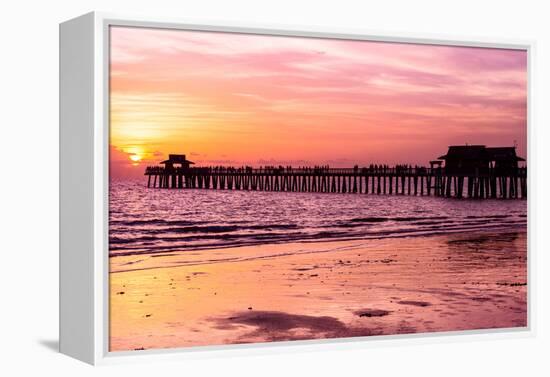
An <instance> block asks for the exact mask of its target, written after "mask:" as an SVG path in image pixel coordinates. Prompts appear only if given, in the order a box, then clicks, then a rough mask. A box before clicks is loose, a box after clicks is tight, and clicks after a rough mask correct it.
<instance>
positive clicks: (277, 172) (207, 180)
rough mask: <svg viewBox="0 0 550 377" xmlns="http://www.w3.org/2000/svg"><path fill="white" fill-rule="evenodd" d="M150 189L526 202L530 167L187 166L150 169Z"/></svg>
mask: <svg viewBox="0 0 550 377" xmlns="http://www.w3.org/2000/svg"><path fill="white" fill-rule="evenodd" d="M145 175H146V176H148V181H147V187H151V188H165V189H168V188H172V189H203V190H206V189H210V190H244V191H276V192H314V193H341V194H346V193H353V194H371V195H372V194H374V195H411V196H439V197H447V198H451V197H452V198H464V197H467V198H477V199H483V198H503V199H525V198H527V168H524V167H515V168H506V169H501V168H481V169H475V171H473V172H469V173H467V174H460V173H457V172H456V169H455V171H453V172H452V173H451V172H446V170H445V168H443V167H440V166H437V167H433V166H432V167H430V168H427V167H407V166H394V167H387V166H370V167H363V168H359V167H355V168H347V169H338V168H328V167H311V168H310V167H302V168H292V167H265V168H251V167H239V168H234V167H190V165H189V164H186V165H184V166H182V167H174V166H172V165H170V164H167V165H166V166H149V167H147V168H146V170H145Z"/></svg>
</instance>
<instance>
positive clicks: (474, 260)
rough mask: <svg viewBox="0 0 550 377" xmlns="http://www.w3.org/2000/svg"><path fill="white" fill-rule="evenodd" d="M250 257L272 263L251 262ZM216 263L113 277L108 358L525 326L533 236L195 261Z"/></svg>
mask: <svg viewBox="0 0 550 377" xmlns="http://www.w3.org/2000/svg"><path fill="white" fill-rule="evenodd" d="M205 253H208V254H205ZM252 253H254V255H265V257H264V258H248V259H247V258H246V256H250V255H251V254H252ZM201 254H203V255H201ZM212 254H214V255H217V256H216V258H215V259H216V260H215V261H214V262H213V263H208V262H206V263H201V264H186V263H179V264H175V265H173V264H172V263H173V257H157V258H152V260H153V261H154V263H153V262H151V261H149V265H148V266H149V267H150V268H148V269H145V270H135V271H125V272H113V273H111V306H110V310H111V321H110V326H111V327H110V332H111V343H110V347H111V350H113V351H116V350H132V349H148V348H173V347H189V346H199V345H216V344H232V343H248V342H267V341H284V340H299V339H323V338H340V337H353V336H372V335H385V334H404V333H419V332H436V331H454V330H468V329H488V328H509V327H524V326H526V325H527V303H526V300H527V293H526V292H527V286H526V283H527V274H526V272H527V271H526V259H527V253H526V233H525V232H518V231H513V232H506V231H501V232H477V233H475V234H471V233H470V234H465V233H461V234H452V235H445V236H432V237H411V238H401V239H382V240H366V241H365V240H353V241H337V242H319V243H309V244H308V243H294V244H292V243H290V244H280V245H265V246H254V247H239V248H234V249H231V248H229V249H224V250H218V251H215V250H214V251H213V250H206V251H199V252H197V253H190V255H189V257H188V258H189V260H195V259H200V260H203V261H204V260H205V259H206V258H204V257H205V255H212ZM224 256H227V257H228V261H227V262H224V261H223V257H224ZM181 258H184V257H183V256H179V257H178V261H179V262H185V260H182V259H181ZM117 263H120V260H118V261H117ZM119 265H120V264H119Z"/></svg>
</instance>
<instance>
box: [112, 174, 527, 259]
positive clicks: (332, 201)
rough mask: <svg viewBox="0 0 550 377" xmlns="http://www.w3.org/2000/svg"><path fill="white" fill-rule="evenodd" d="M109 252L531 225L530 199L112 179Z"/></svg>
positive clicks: (146, 252) (155, 251)
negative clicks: (172, 185) (157, 185)
mask: <svg viewBox="0 0 550 377" xmlns="http://www.w3.org/2000/svg"><path fill="white" fill-rule="evenodd" d="M109 208H110V213H109V251H110V257H111V258H116V257H118V256H129V255H154V254H159V253H161V254H167V253H172V252H183V251H187V250H204V249H220V248H227V247H239V246H250V245H258V244H276V243H286V242H318V241H336V240H352V239H381V238H395V237H410V236H427V235H438V234H448V233H457V232H476V231H482V230H500V229H512V230H513V229H518V230H525V229H526V227H527V201H526V200H502V199H484V200H476V199H450V198H441V197H433V196H430V197H428V196H416V197H415V196H399V195H391V196H390V195H376V194H330V193H297V192H260V191H223V190H220V191H218V190H200V189H185V190H172V189H153V188H147V186H146V182H145V180H127V181H112V182H111V185H110V195H109Z"/></svg>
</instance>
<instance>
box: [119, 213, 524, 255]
mask: <svg viewBox="0 0 550 377" xmlns="http://www.w3.org/2000/svg"><path fill="white" fill-rule="evenodd" d="M430 224H431V225H428V226H423V227H417V228H398V229H380V230H374V231H368V230H364V229H362V230H361V231H356V232H350V231H346V230H338V228H337V227H336V229H335V230H328V229H324V230H321V231H312V232H303V231H299V232H291V233H274V232H265V233H254V234H245V233H228V234H214V235H212V234H197V235H192V236H173V237H169V236H167V235H144V236H138V237H132V238H119V237H116V236H112V237H111V238H110V256H112V257H116V256H128V255H141V254H157V253H167V252H174V251H185V250H204V249H215V248H216V249H217V248H229V247H241V246H252V245H261V244H270V243H271V244H274V243H288V242H319V241H344V240H357V239H383V238H395V237H412V236H427V235H441V234H447V233H449V234H450V233H457V232H475V231H482V230H499V229H517V228H525V227H526V225H527V223H526V222H525V221H504V222H494V223H486V222H484V223H482V224H480V223H449V224H445V226H441V225H442V224H437V223H435V224H434V223H433V222H432V223H430Z"/></svg>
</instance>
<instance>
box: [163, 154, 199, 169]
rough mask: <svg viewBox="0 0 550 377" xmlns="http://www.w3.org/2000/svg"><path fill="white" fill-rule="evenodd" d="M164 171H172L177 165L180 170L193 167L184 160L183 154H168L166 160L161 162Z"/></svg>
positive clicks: (189, 162) (191, 163) (190, 162)
mask: <svg viewBox="0 0 550 377" xmlns="http://www.w3.org/2000/svg"><path fill="white" fill-rule="evenodd" d="M161 164H162V165H164V167H165V169H166V170H173V169H174V168H175V167H177V166H176V165H179V167H181V168H182V169H189V168H190V167H191V165H195V163H194V162H193V161H189V160H187V159H186V158H185V155H184V154H169V155H168V160H164V161H162V162H161Z"/></svg>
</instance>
